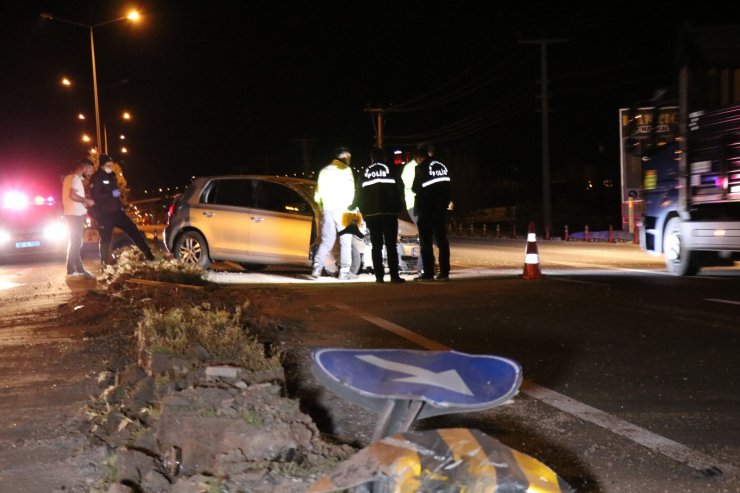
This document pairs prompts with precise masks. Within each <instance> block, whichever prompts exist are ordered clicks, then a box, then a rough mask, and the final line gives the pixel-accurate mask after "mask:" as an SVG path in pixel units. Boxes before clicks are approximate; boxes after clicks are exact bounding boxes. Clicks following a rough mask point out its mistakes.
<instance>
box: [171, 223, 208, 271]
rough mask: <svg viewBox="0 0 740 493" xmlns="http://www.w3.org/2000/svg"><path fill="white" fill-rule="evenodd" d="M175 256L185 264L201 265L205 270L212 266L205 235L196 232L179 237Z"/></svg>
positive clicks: (176, 241)
mask: <svg viewBox="0 0 740 493" xmlns="http://www.w3.org/2000/svg"><path fill="white" fill-rule="evenodd" d="M174 254H175V258H177V259H178V260H179V261H180V262H182V263H184V264H193V265H200V266H201V267H203V268H204V269H207V268H208V266H209V265H211V257H210V256H209V254H208V244H207V243H206V240H205V238H203V235H201V234H200V233H198V232H196V231H185V232H184V233H182V234H181V235H180V236H178V237H177V240H175V248H174Z"/></svg>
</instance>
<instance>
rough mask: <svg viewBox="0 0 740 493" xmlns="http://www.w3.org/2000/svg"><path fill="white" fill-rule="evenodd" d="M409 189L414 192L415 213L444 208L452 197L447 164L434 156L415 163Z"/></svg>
mask: <svg viewBox="0 0 740 493" xmlns="http://www.w3.org/2000/svg"><path fill="white" fill-rule="evenodd" d="M411 189H412V190H413V191H414V193H415V194H416V202H415V203H414V207H415V208H416V211H417V213H421V212H427V211H440V210H446V209H447V206H448V205H449V203H450V198H451V197H452V194H451V187H450V172H449V170H448V169H447V166H445V165H444V164H443V163H442V162H441V161H440V160H439V159H436V158H434V157H428V158H426V159H425V160H424V161H422V162H421V163H419V164H417V165H416V174H415V175H414V184H413V185H412V186H411Z"/></svg>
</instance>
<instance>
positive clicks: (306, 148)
mask: <svg viewBox="0 0 740 493" xmlns="http://www.w3.org/2000/svg"><path fill="white" fill-rule="evenodd" d="M293 142H295V143H297V144H300V145H301V158H302V159H301V160H302V161H303V172H304V173H308V170H309V168H310V167H311V153H310V149H311V146H312V145H313V143H314V142H316V139H308V138H306V137H304V138H302V139H293Z"/></svg>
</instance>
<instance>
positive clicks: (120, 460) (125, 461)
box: [116, 447, 155, 484]
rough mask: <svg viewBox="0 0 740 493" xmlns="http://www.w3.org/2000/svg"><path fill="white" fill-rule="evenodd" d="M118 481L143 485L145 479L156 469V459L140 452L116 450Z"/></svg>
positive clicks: (121, 448) (124, 449) (122, 448)
mask: <svg viewBox="0 0 740 493" xmlns="http://www.w3.org/2000/svg"><path fill="white" fill-rule="evenodd" d="M116 459H117V460H116V481H118V482H119V483H122V482H124V481H126V482H132V483H136V484H141V481H142V480H143V478H144V477H146V475H147V474H148V473H149V472H150V471H153V470H154V469H155V463H154V459H153V458H152V457H149V456H148V455H146V454H144V453H142V452H139V451H138V450H132V449H128V448H126V447H119V448H118V449H117V450H116Z"/></svg>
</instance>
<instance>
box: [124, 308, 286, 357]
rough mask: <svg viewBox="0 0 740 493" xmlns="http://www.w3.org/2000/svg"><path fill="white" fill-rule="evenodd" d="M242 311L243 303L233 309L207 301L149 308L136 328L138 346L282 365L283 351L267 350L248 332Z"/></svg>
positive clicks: (195, 355)
mask: <svg viewBox="0 0 740 493" xmlns="http://www.w3.org/2000/svg"><path fill="white" fill-rule="evenodd" d="M242 314H243V309H242V307H237V308H236V309H235V310H234V311H233V312H231V311H229V310H226V309H221V308H212V307H211V306H210V305H209V304H207V303H205V304H202V305H200V306H195V307H187V308H172V309H169V310H165V311H159V310H157V309H154V308H146V309H144V314H143V317H142V319H141V320H140V322H139V325H138V328H137V339H138V343H139V347H140V349H142V348H144V347H146V348H148V349H151V350H154V351H165V352H168V353H171V354H173V355H175V356H177V357H181V358H191V359H193V360H197V361H202V362H204V363H207V364H234V365H238V366H240V367H242V368H246V369H248V370H269V369H273V368H279V367H281V366H282V356H283V355H282V354H281V353H276V354H270V355H267V354H265V348H264V346H263V345H262V344H261V343H259V342H258V341H257V338H256V336H253V335H251V334H250V333H249V331H248V329H247V327H246V325H245V323H244V321H243V320H242Z"/></svg>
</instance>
